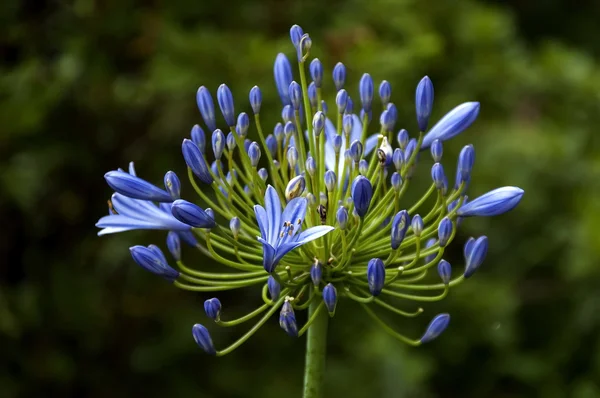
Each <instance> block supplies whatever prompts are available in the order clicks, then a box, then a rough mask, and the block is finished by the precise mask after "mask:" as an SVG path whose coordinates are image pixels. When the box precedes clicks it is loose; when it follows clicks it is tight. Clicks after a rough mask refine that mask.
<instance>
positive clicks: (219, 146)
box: [212, 129, 225, 160]
mask: <svg viewBox="0 0 600 398" xmlns="http://www.w3.org/2000/svg"><path fill="white" fill-rule="evenodd" d="M212 147H213V152H214V154H215V159H216V160H219V159H221V156H223V151H224V150H225V135H224V134H223V132H222V131H221V130H220V129H216V130H215V131H214V132H213V134H212Z"/></svg>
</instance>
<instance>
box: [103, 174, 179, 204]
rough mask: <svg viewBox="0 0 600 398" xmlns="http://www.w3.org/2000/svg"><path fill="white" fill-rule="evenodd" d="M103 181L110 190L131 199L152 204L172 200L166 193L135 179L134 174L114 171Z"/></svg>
mask: <svg viewBox="0 0 600 398" xmlns="http://www.w3.org/2000/svg"><path fill="white" fill-rule="evenodd" d="M104 179H105V180H106V182H107V183H108V186H110V187H111V188H112V189H114V190H115V191H117V192H118V193H120V194H122V195H125V196H128V197H130V198H133V199H141V200H150V201H154V202H171V201H172V200H173V198H171V195H169V193H168V192H167V191H165V190H163V189H160V188H158V187H156V186H154V185H152V184H150V183H149V182H148V181H146V180H143V179H141V178H139V177H136V176H135V175H134V174H129V173H126V172H124V171H120V170H115V171H109V172H108V173H106V174H104Z"/></svg>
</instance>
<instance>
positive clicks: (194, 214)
mask: <svg viewBox="0 0 600 398" xmlns="http://www.w3.org/2000/svg"><path fill="white" fill-rule="evenodd" d="M207 210H208V209H207ZM171 213H173V216H174V217H175V218H176V219H178V220H179V221H181V222H182V223H185V224H187V225H191V226H192V227H195V228H214V227H215V226H216V225H217V224H216V223H215V220H214V217H211V216H210V214H209V213H208V212H207V211H205V210H202V209H201V208H200V207H198V206H196V205H195V204H193V203H191V202H188V201H187V200H183V199H177V200H176V201H174V202H173V204H171Z"/></svg>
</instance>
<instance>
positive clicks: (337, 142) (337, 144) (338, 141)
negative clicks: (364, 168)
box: [333, 135, 342, 155]
mask: <svg viewBox="0 0 600 398" xmlns="http://www.w3.org/2000/svg"><path fill="white" fill-rule="evenodd" d="M341 148H342V136H341V135H335V136H333V152H334V153H335V154H336V155H339V153H340V149H341Z"/></svg>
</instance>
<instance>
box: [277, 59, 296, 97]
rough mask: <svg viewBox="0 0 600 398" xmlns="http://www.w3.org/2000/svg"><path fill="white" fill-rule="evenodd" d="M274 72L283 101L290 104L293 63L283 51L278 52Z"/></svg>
mask: <svg viewBox="0 0 600 398" xmlns="http://www.w3.org/2000/svg"><path fill="white" fill-rule="evenodd" d="M273 74H274V75H275V85H276V86H277V92H278V93H279V98H280V99H281V103H282V104H283V105H288V104H290V103H291V101H290V94H289V87H290V83H291V82H292V65H291V64H290V61H289V60H288V59H287V57H286V56H285V55H284V54H282V53H279V54H277V58H275V65H274V66H273Z"/></svg>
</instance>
